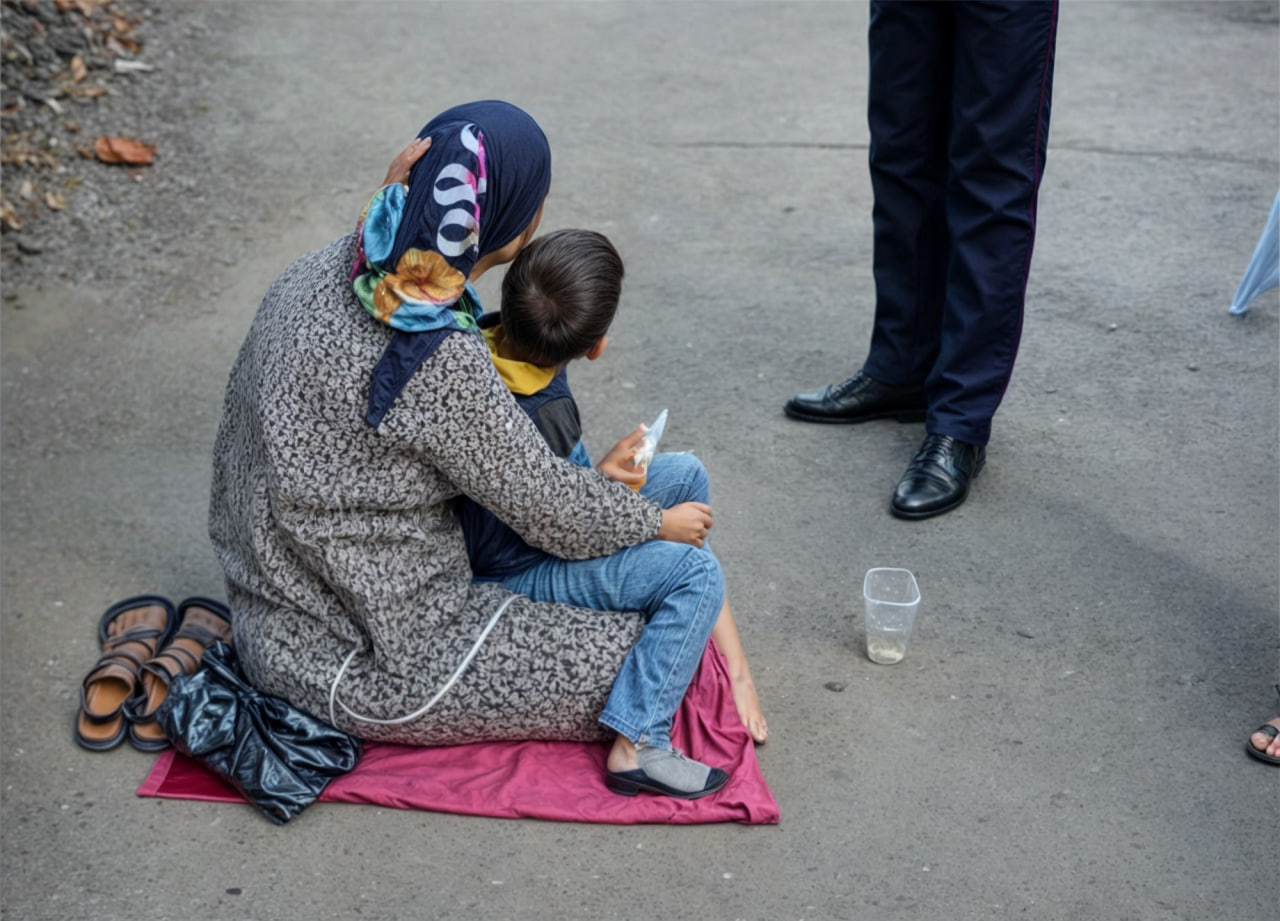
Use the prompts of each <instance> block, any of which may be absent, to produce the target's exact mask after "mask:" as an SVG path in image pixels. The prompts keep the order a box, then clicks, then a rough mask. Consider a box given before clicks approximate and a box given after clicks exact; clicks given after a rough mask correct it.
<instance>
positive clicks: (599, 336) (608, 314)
mask: <svg viewBox="0 0 1280 921" xmlns="http://www.w3.org/2000/svg"><path fill="white" fill-rule="evenodd" d="M622 275H623V267H622V259H621V257H619V255H618V253H617V250H615V249H614V247H613V245H612V244H611V243H610V242H609V241H608V239H606V238H605V237H604V236H602V235H601V234H598V233H595V232H593V231H587V230H560V231H557V232H555V233H551V234H548V235H546V236H543V237H540V238H538V239H535V240H534V241H532V242H531V243H530V244H529V245H528V246H527V247H525V249H524V250H522V251H521V252H520V254H519V255H518V256H517V257H516V259H515V261H514V262H512V263H511V266H510V268H508V270H507V273H506V276H505V277H504V279H503V282H502V309H501V315H500V316H499V315H495V314H487V315H486V316H484V317H482V318H481V320H480V326H481V328H482V330H483V332H484V336H485V339H486V341H487V342H488V345H489V350H490V353H491V354H492V356H493V360H494V364H495V365H496V366H497V368H498V372H499V374H500V375H501V376H502V380H503V382H504V383H505V384H506V385H507V387H508V388H509V389H510V390H511V392H512V394H513V395H514V396H515V398H516V401H517V402H518V403H519V404H520V406H521V407H522V408H523V409H524V410H525V412H526V413H528V414H529V416H530V418H531V419H532V420H533V422H534V424H535V425H536V426H537V428H538V431H540V432H541V433H542V435H543V437H544V438H545V439H546V441H547V443H548V445H549V446H550V447H551V449H552V451H553V452H555V454H557V455H558V456H560V457H564V458H567V459H568V460H570V461H572V462H573V463H577V464H580V465H582V466H584V467H589V466H591V461H590V459H589V457H588V455H587V451H586V448H585V447H584V446H583V444H582V440H581V438H582V424H581V420H580V418H579V415H578V406H577V403H576V402H575V401H574V398H573V394H572V392H571V391H570V389H569V383H568V377H567V374H566V365H567V364H568V362H570V361H571V360H573V359H575V358H586V359H587V360H588V361H594V360H595V359H597V358H599V357H600V355H601V354H603V353H604V350H605V347H606V345H607V344H608V340H607V337H606V333H607V332H608V330H609V326H610V324H611V323H612V322H613V316H614V313H615V312H616V310H617V307H618V299H619V296H620V294H621V289H622ZM634 434H635V433H633V435H634ZM636 482H637V483H639V482H643V483H644V485H643V486H641V487H640V493H641V495H643V496H645V497H646V498H649V499H652V500H653V501H655V502H657V503H658V504H660V505H661V506H662V507H663V508H664V509H669V508H673V507H675V506H676V505H679V504H682V503H699V504H701V505H702V508H703V509H704V510H705V512H706V513H707V514H708V515H709V514H710V508H709V507H708V506H706V503H707V502H708V501H709V499H710V482H709V480H708V477H707V473H706V470H705V469H704V468H703V466H702V463H701V462H700V461H699V460H698V459H697V458H695V457H694V456H693V455H691V454H659V455H657V456H656V457H654V458H653V461H652V463H651V464H650V466H649V469H648V471H647V478H643V479H642V477H641V476H639V475H637V477H636ZM459 512H460V517H461V520H462V526H463V531H464V533H465V535H466V539H467V552H468V554H469V556H470V559H471V569H472V572H473V574H474V576H475V578H476V579H477V580H480V581H498V582H502V583H503V584H504V585H505V586H506V587H507V588H509V589H511V590H512V591H515V592H520V593H521V594H525V595H528V596H529V597H531V598H533V599H534V600H537V601H559V602H564V603H567V604H573V605H577V606H579V607H588V608H595V609H597V610H616V608H615V607H614V606H613V605H614V604H616V603H617V602H618V601H620V600H623V598H624V597H625V592H623V591H622V590H620V589H619V588H617V586H616V584H615V583H617V582H619V581H620V580H634V579H637V578H638V579H650V580H654V581H655V582H661V581H662V580H664V579H666V578H667V573H666V572H665V571H664V569H665V568H666V567H665V566H664V565H663V563H662V561H661V551H660V549H659V548H658V547H656V546H654V545H655V544H662V543H665V542H655V541H650V542H648V543H646V544H641V545H639V546H638V547H635V548H631V549H630V550H629V551H626V552H627V554H628V559H627V562H626V565H625V567H624V569H623V570H622V571H618V572H614V571H612V568H611V567H610V563H609V561H610V560H611V559H612V558H603V559H602V560H580V561H569V560H561V559H559V558H557V557H554V556H552V555H551V554H548V553H546V552H545V551H542V550H539V549H537V548H535V547H532V546H530V545H529V544H528V543H526V542H525V541H524V540H522V539H521V538H520V537H519V536H518V535H517V534H516V533H515V532H514V531H512V530H511V529H510V528H508V527H507V526H506V525H505V524H503V523H502V522H501V521H499V520H498V518H497V517H496V516H494V515H493V514H492V513H491V512H489V511H488V510H487V509H485V508H483V507H481V506H480V505H478V504H476V503H475V502H473V501H471V500H469V499H464V500H463V501H462V503H461V504H460V510H459ZM646 548H653V552H646ZM611 602H612V603H611ZM711 637H712V639H714V640H715V642H716V645H717V646H718V647H719V648H720V651H721V652H722V653H723V654H724V657H725V662H726V664H727V666H728V670H729V677H730V682H731V684H732V688H733V699H734V703H735V704H736V706H737V709H738V715H739V716H740V717H741V719H742V722H743V724H744V725H745V726H746V727H747V730H748V731H749V732H750V734H751V736H752V738H753V739H755V741H756V742H764V741H765V740H766V739H767V738H768V737H769V728H768V725H767V724H766V722H765V719H764V716H763V714H762V713H761V711H760V702H759V699H758V697H757V694H756V689H755V683H754V682H753V681H752V678H751V670H750V669H749V668H748V666H747V659H746V655H745V654H744V652H743V649H742V643H741V640H740V638H739V636H738V629H737V625H736V624H735V623H734V619H733V613H732V611H731V610H730V609H729V602H728V600H727V599H726V600H725V602H724V605H723V607H721V609H720V614H719V617H718V618H717V620H716V623H715V627H714V629H713V630H712V632H711Z"/></svg>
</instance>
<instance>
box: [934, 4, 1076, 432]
mask: <svg viewBox="0 0 1280 921" xmlns="http://www.w3.org/2000/svg"><path fill="white" fill-rule="evenodd" d="M1057 19H1058V3H1057V0H1011V2H982V3H957V4H955V20H956V25H955V30H956V31H955V34H956V40H955V47H956V51H955V77H954V82H953V90H952V104H953V107H954V108H953V114H952V117H951V123H952V130H951V147H950V163H951V176H950V181H949V182H948V184H947V198H946V227H947V231H948V232H949V235H950V240H951V258H950V261H949V265H948V270H947V277H946V308H945V311H944V314H943V318H942V346H941V350H940V352H939V353H938V359H937V361H936V362H935V363H934V366H933V371H932V373H931V374H930V375H929V379H928V383H927V387H926V389H927V393H928V397H929V415H928V419H927V420H926V428H927V430H928V432H929V433H930V434H932V435H950V436H952V437H953V438H956V439H958V440H960V441H963V442H967V443H969V444H973V445H985V444H986V443H987V441H988V440H989V438H990V435H991V418H992V416H993V415H994V414H995V411H996V407H998V406H999V405H1000V401H1001V399H1002V398H1003V396H1004V392H1005V388H1006V387H1007V386H1008V383H1009V378H1010V375H1011V374H1012V373H1013V363H1014V359H1015V357H1016V356H1017V352H1018V343H1019V340H1020V338H1021V335H1022V317H1023V306H1024V303H1025V296H1026V289H1027V277H1028V274H1029V271H1030V267H1031V251H1032V245H1033V243H1034V240H1035V228H1036V197H1037V192H1038V191H1039V188H1040V177H1041V174H1042V173H1043V171H1044V160H1045V147H1046V144H1047V142H1048V136H1049V103H1050V97H1051V93H1052V88H1053V58H1054V44H1055V37H1056V32H1057Z"/></svg>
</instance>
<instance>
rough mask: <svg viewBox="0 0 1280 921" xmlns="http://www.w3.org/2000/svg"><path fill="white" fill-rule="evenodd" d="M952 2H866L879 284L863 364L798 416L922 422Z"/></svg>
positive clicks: (796, 403) (935, 307) (942, 225)
mask: <svg viewBox="0 0 1280 921" xmlns="http://www.w3.org/2000/svg"><path fill="white" fill-rule="evenodd" d="M950 6H951V4H950V3H946V2H936V0H934V2H913V3H898V2H879V0H873V2H872V4H871V27H870V29H869V30H868V33H867V40H868V45H869V48H870V59H871V73H870V80H871V82H870V87H869V91H868V98H867V126H868V128H869V129H870V131H871V152H870V157H869V163H870V167H871V186H872V191H873V192H874V194H875V202H874V205H873V208H872V215H871V216H872V225H873V230H874V253H873V269H874V274H875V284H876V309H875V325H874V327H873V329H872V334H871V346H870V350H869V351H868V354H867V359H866V362H865V363H864V364H863V366H862V368H861V369H860V370H859V371H858V372H857V373H856V374H854V375H853V377H851V378H849V379H848V380H846V381H843V382H842V383H839V384H833V385H831V386H830V387H827V388H825V389H824V390H816V391H811V392H806V393H800V394H797V395H796V396H794V397H792V398H791V399H790V400H789V401H788V402H787V404H786V405H785V406H784V407H783V409H784V411H785V412H786V414H787V415H788V416H791V417H792V418H793V419H800V420H803V421H805V422H846V423H857V422H865V421H867V420H869V419H881V418H893V419H897V420H898V421H899V422H918V421H920V420H922V419H923V418H924V412H925V391H924V382H925V378H926V377H927V376H928V374H929V370H930V368H931V367H932V366H933V361H934V358H935V356H936V355H937V353H938V331H939V329H940V326H941V316H942V294H943V285H944V276H945V269H946V252H947V232H946V220H945V215H944V213H943V202H944V194H945V189H946V177H947V132H948V130H949V127H950V126H949V119H950V92H951V87H950V81H951V31H952V18H953V17H952V12H951V9H950Z"/></svg>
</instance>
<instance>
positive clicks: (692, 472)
mask: <svg viewBox="0 0 1280 921" xmlns="http://www.w3.org/2000/svg"><path fill="white" fill-rule="evenodd" d="M710 492H711V490H710V481H709V479H708V477H707V473H706V470H705V469H703V466H702V464H701V462H700V461H698V459H697V458H696V457H694V456H693V455H692V454H659V455H658V456H657V457H655V458H654V459H653V463H652V464H651V465H650V467H649V479H648V481H647V482H646V483H645V485H644V487H642V488H641V490H640V494H641V495H642V496H644V497H645V498H647V499H652V500H653V501H654V502H657V503H658V504H659V505H661V506H662V507H663V508H670V507H671V506H673V505H678V504H679V503H681V502H709V501H710ZM503 585H505V586H506V587H507V588H509V589H510V590H511V591H513V592H520V593H521V594H524V595H528V596H529V597H530V598H532V599H533V600H534V601H554V602H560V603H562V604H571V605H575V606H577V607H582V608H590V609H592V610H596V611H640V612H642V613H643V614H644V617H645V628H644V631H643V632H642V633H641V634H640V639H638V640H637V641H636V644H635V645H634V646H632V647H631V651H630V652H629V653H628V654H627V658H626V659H625V660H624V661H623V663H622V668H621V669H620V670H619V671H618V677H617V678H616V679H615V680H614V682H613V690H612V691H611V692H610V693H609V699H608V701H607V702H606V703H605V707H604V710H603V711H602V712H601V714H600V722H602V723H604V724H605V725H606V726H608V727H610V728H611V729H614V730H616V731H617V732H619V733H621V734H622V735H624V736H626V737H627V738H628V739H630V740H631V741H632V742H644V743H646V744H648V745H651V746H653V747H655V748H669V747H670V746H671V719H672V716H673V715H674V714H675V712H676V709H677V707H679V705H680V701H681V699H682V698H683V697H684V693H685V690H686V689H687V688H688V686H689V682H690V681H691V680H692V679H693V673H694V670H695V669H696V668H697V667H698V663H699V662H700V661H701V660H702V652H703V649H705V648H706V645H707V640H708V638H710V636H711V629H712V627H714V626H715V623H716V620H717V618H719V616H720V609H721V607H722V606H723V605H724V591H725V589H724V574H723V573H722V571H721V569H720V561H719V560H717V559H716V557H715V555H714V554H713V553H712V552H711V550H710V549H709V548H706V547H702V548H699V547H693V546H690V545H689V544H676V543H672V542H670V541H665V540H650V541H645V542H644V543H643V544H638V545H637V546H634V547H628V548H626V549H624V550H620V551H618V552H617V553H615V554H613V555H612V556H606V557H599V558H597V559H594V560H561V559H558V558H557V557H553V556H550V555H546V556H545V558H544V559H543V560H542V562H540V563H538V564H536V565H534V566H531V567H530V568H528V569H526V570H525V571H524V572H522V573H518V574H517V575H514V576H510V577H508V578H506V579H504V580H503Z"/></svg>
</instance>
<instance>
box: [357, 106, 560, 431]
mask: <svg viewBox="0 0 1280 921" xmlns="http://www.w3.org/2000/svg"><path fill="white" fill-rule="evenodd" d="M428 136H430V137H431V148H430V149H429V150H428V151H427V152H426V153H425V154H424V155H423V156H422V158H421V159H420V160H418V162H417V163H416V164H414V166H413V168H412V170H411V172H410V174H409V186H408V188H407V189H406V188H405V187H404V186H403V185H398V184H397V185H389V186H385V187H384V188H382V189H379V190H378V193H377V194H376V195H375V196H374V197H373V200H372V201H371V202H370V203H369V207H368V208H367V209H366V210H365V214H364V215H363V216H362V218H361V223H360V225H359V227H358V228H357V234H358V237H359V245H358V248H357V252H356V261H355V265H353V266H352V270H351V278H352V286H353V288H354V289H355V292H356V294H357V295H358V296H359V298H360V301H361V303H363V304H364V306H365V309H366V310H368V311H369V313H370V314H371V315H372V316H374V317H375V318H376V319H378V320H380V321H381V322H383V323H386V324H387V325H389V326H391V327H392V328H394V329H395V330H397V332H396V333H395V335H394V336H393V337H392V341H391V343H390V344H389V345H388V346H387V350H386V352H385V353H384V354H383V356H382V359H381V360H380V361H379V362H378V365H377V367H376V368H375V369H374V373H373V386H372V389H371V391H370V395H369V412H368V415H367V416H366V419H367V421H368V422H369V424H370V425H373V426H377V425H378V424H379V422H381V420H382V417H383V416H384V415H385V414H386V412H387V410H388V409H390V408H391V405H392V403H394V402H395V399H396V397H397V396H399V394H400V392H401V391H402V390H403V389H404V386H405V384H407V383H408V381H409V378H410V377H412V375H413V373H414V371H416V370H417V367H418V365H420V364H421V363H422V362H423V361H424V360H425V359H426V358H427V357H428V356H429V355H430V354H431V352H433V351H434V350H435V347H436V346H437V345H438V344H439V342H440V341H441V340H442V339H443V337H444V336H446V335H448V334H449V333H451V332H453V331H455V330H463V329H475V328H476V324H475V320H476V317H477V316H478V313H479V309H478V306H477V303H478V299H476V298H475V297H474V292H472V295H471V296H470V297H468V296H465V294H466V291H467V278H468V276H469V275H470V274H471V270H472V269H473V268H474V267H475V264H476V262H477V261H478V260H479V259H480V258H481V257H482V256H485V255H487V254H489V253H492V252H496V251H497V250H500V249H502V247H504V246H506V245H507V244H508V243H510V242H511V241H512V240H514V239H516V237H518V236H519V235H520V234H521V233H522V232H523V231H524V229H525V228H526V227H528V226H529V224H530V222H532V221H533V219H534V217H535V216H536V215H537V213H538V208H539V207H540V206H541V205H542V201H543V199H545V198H546V196H547V192H548V190H549V189H550V187H551V147H550V145H549V144H548V143H547V138H546V135H545V134H543V132H542V129H541V128H539V127H538V123H537V122H535V121H534V120H533V119H532V118H531V117H530V116H529V115H528V113H526V112H524V111H523V110H521V109H519V108H517V107H516V106H513V105H511V104H510V103H508V102H501V101H498V100H486V101H483V102H471V103H466V104H464V105H460V106H455V107H454V108H452V109H449V110H447V111H445V112H442V113H440V114H439V115H437V116H436V117H435V118H433V119H432V120H431V121H430V122H428V123H427V125H426V126H425V127H424V128H423V129H422V131H421V132H419V134H418V137H420V138H424V137H428Z"/></svg>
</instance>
